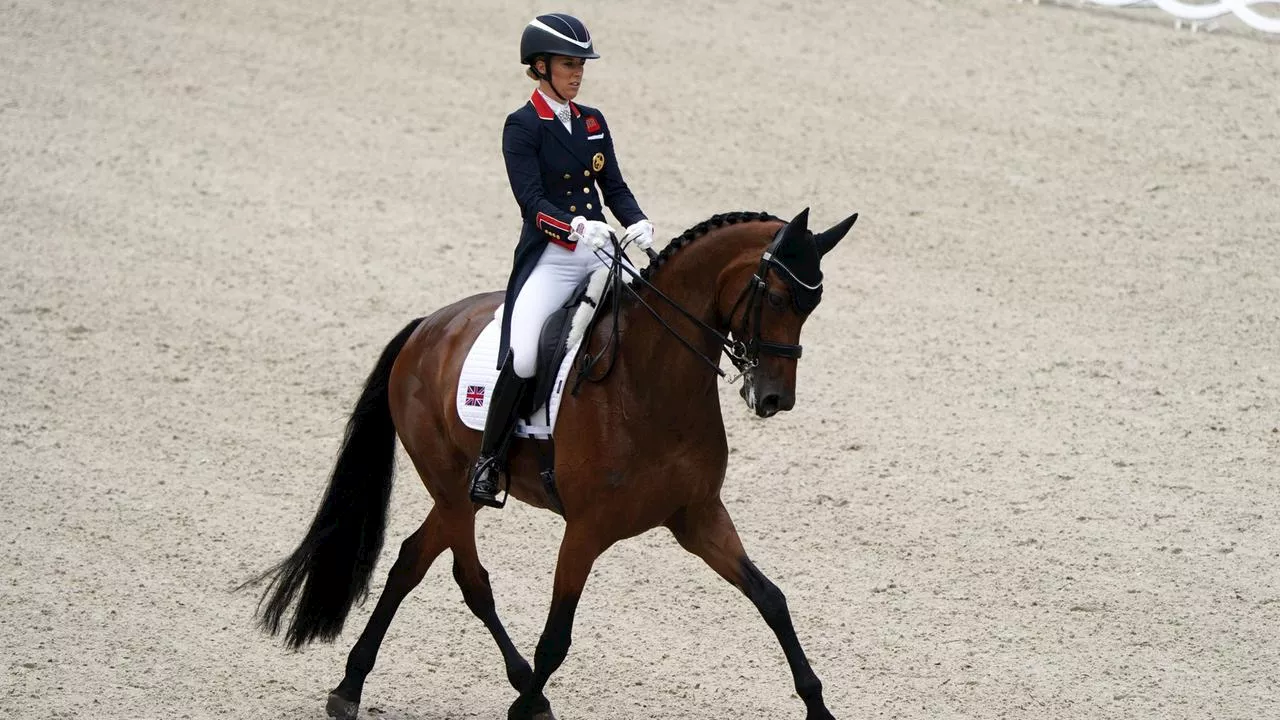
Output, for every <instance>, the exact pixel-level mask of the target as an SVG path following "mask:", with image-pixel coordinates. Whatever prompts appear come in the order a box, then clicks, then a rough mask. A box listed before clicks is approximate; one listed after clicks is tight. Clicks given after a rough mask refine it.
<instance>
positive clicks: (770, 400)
mask: <svg viewBox="0 0 1280 720" xmlns="http://www.w3.org/2000/svg"><path fill="white" fill-rule="evenodd" d="M778 404H779V403H778V396H777V395H765V396H764V397H763V398H762V399H761V400H760V410H761V411H762V412H763V413H764V414H765V415H773V414H774V413H776V412H778Z"/></svg>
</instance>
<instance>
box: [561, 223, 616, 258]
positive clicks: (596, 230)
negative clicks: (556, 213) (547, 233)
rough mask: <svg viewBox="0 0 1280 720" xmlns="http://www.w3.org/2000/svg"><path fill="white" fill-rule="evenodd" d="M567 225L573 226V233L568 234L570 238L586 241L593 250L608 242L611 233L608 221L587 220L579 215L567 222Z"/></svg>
mask: <svg viewBox="0 0 1280 720" xmlns="http://www.w3.org/2000/svg"><path fill="white" fill-rule="evenodd" d="M569 227H571V228H573V233H572V234H570V235H569V239H570V240H572V241H574V242H583V241H586V243H587V244H588V245H590V246H591V247H592V248H593V249H595V250H599V249H600V248H602V247H604V246H605V245H606V244H607V243H608V242H609V236H610V235H612V234H613V228H611V227H609V223H605V222H600V221H599V220H588V219H586V218H584V217H582V216H581V215H579V216H578V217H576V218H574V219H573V221H572V222H570V223H569Z"/></svg>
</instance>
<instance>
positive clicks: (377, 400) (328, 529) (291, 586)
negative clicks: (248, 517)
mask: <svg viewBox="0 0 1280 720" xmlns="http://www.w3.org/2000/svg"><path fill="white" fill-rule="evenodd" d="M421 322H422V318H418V319H417V320H414V321H413V322H411V323H409V324H408V325H406V326H405V328H404V329H403V330H401V331H400V334H398V335H396V336H395V338H394V339H393V340H392V341H391V343H390V344H389V345H387V347H386V349H385V350H383V351H382V356H381V357H380V358H378V364H377V365H376V366H374V368H373V372H372V373H370V374H369V379H368V380H367V381H366V382H365V385H364V392H363V393H361V395H360V400H359V401H357V402H356V407H355V409H354V410H353V411H352V412H351V418H350V420H348V421H347V431H346V436H345V437H344V438H343V441H342V450H341V451H340V452H339V453H338V461H337V463H336V464H335V465H334V468H333V474H332V475H330V476H329V487H328V489H327V490H326V491H325V494H324V500H323V501H321V503H320V509H319V510H317V511H316V516H315V519H313V520H312V521H311V528H310V529H308V530H307V535H306V537H304V538H303V539H302V542H301V543H300V544H299V545H298V548H297V549H296V550H294V551H293V554H292V555H290V556H289V557H287V558H285V560H284V561H283V562H281V563H280V564H279V565H276V566H275V567H273V568H271V569H270V570H267V571H266V572H265V573H263V574H262V575H261V576H259V577H257V578H255V579H254V580H251V581H250V583H246V584H251V583H254V582H259V581H262V580H265V579H267V578H270V579H271V583H270V584H269V585H268V586H267V588H266V590H265V591H264V592H263V595H262V600H261V601H260V602H259V605H258V613H259V618H260V622H261V625H262V627H263V628H264V629H265V630H266V631H267V632H269V633H271V634H272V635H275V634H276V633H278V632H279V631H280V625H281V623H282V621H283V619H284V616H285V614H286V613H287V612H288V610H289V606H290V605H291V604H292V603H293V601H294V599H295V598H296V599H297V601H298V602H297V609H296V610H295V611H294V614H293V619H292V620H291V621H290V622H289V629H288V631H287V632H286V634H285V643H286V644H287V645H289V646H291V647H294V648H298V647H302V646H303V645H306V644H307V643H310V642H311V641H313V640H316V639H320V640H333V639H334V638H336V637H337V636H338V634H339V633H341V632H342V625H343V623H344V622H345V621H346V619H347V613H348V612H349V611H350V610H351V606H352V605H354V604H355V603H356V601H357V600H358V599H363V597H364V595H365V594H367V593H368V590H369V576H370V575H371V574H372V573H373V567H374V565H375V564H376V563H377V561H378V552H379V551H380V550H382V538H383V531H384V530H385V528H386V522H387V505H388V503H389V502H390V500H391V481H392V479H393V478H394V476H395V449H396V429H395V425H394V423H393V422H392V419H391V406H390V404H389V402H388V400H387V392H388V391H387V384H388V380H389V379H390V376H391V366H392V365H393V364H394V363H395V360H396V356H397V355H399V354H400V351H401V350H402V349H403V348H404V346H405V343H406V342H408V341H409V336H410V335H411V334H413V331H414V330H415V329H416V328H417V327H418V325H419V323H421Z"/></svg>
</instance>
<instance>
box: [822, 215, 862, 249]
mask: <svg viewBox="0 0 1280 720" xmlns="http://www.w3.org/2000/svg"><path fill="white" fill-rule="evenodd" d="M856 222H858V213H854V214H852V215H850V216H849V217H847V218H845V219H844V221H843V222H841V223H839V224H837V225H835V226H834V227H832V228H831V229H830V230H827V231H825V232H820V233H818V234H817V235H814V236H813V242H814V244H815V245H817V246H818V254H819V255H826V254H827V253H828V252H830V250H831V248H833V247H835V246H836V243H838V242H840V240H842V239H843V238H844V236H845V235H848V234H849V228H851V227H853V224H854V223H856Z"/></svg>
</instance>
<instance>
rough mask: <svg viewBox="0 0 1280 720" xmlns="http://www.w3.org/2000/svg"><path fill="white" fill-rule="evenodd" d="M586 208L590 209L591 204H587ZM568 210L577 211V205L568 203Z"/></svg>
mask: <svg viewBox="0 0 1280 720" xmlns="http://www.w3.org/2000/svg"><path fill="white" fill-rule="evenodd" d="M587 209H588V210H590V209H591V206H590V205H588V206H587ZM569 212H578V206H577V205H570V206H569Z"/></svg>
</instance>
